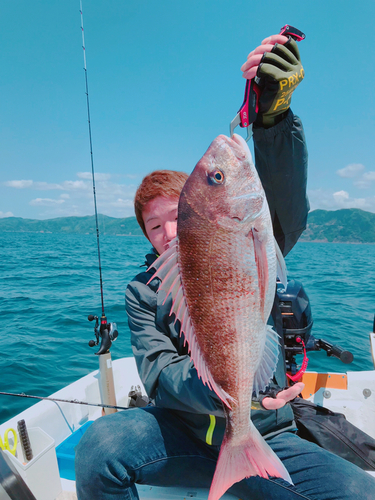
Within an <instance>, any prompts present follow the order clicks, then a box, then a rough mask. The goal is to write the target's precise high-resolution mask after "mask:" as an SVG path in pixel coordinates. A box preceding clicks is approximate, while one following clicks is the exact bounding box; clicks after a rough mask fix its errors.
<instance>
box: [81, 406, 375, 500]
mask: <svg viewBox="0 0 375 500" xmlns="http://www.w3.org/2000/svg"><path fill="white" fill-rule="evenodd" d="M267 442H268V444H269V445H270V446H271V448H272V449H273V450H274V451H275V453H276V454H277V455H278V456H279V458H280V459H281V460H282V462H283V463H284V465H285V467H286V468H287V470H288V472H289V474H290V476H291V478H292V480H293V483H294V486H291V485H290V484H289V483H286V482H285V481H284V480H282V479H264V478H261V477H258V476H256V477H251V478H249V479H244V480H243V481H241V482H239V483H236V484H235V485H233V486H232V487H231V488H230V489H229V490H228V492H229V493H232V494H233V495H236V496H237V497H238V498H241V499H242V500H258V499H259V500H260V499H262V500H276V499H282V500H297V499H298V500H301V499H308V500H349V499H350V500H357V499H358V498H360V499H361V500H370V499H371V500H374V499H375V479H374V478H373V477H371V476H370V475H369V474H367V473H366V472H364V471H363V470H362V469H360V468H358V467H356V466H355V465H353V464H351V463H350V462H347V461H346V460H344V459H342V458H340V457H337V456H336V455H333V454H331V453H329V452H328V451H326V450H323V449H322V448H320V447H319V446H317V445H315V444H313V443H310V442H308V441H305V440H303V439H301V438H299V437H298V436H296V435H295V434H293V433H291V432H283V433H281V434H278V435H277V436H274V437H273V438H270V439H268V440H267ZM218 453H219V447H216V446H209V445H207V444H206V443H204V442H202V441H200V440H198V439H196V438H195V436H193V435H192V434H191V433H190V431H188V430H187V428H186V427H185V425H184V424H183V423H182V422H181V421H180V420H179V419H178V418H176V417H175V416H174V414H173V412H171V411H168V410H166V409H163V408H155V407H147V408H134V409H130V410H126V411H123V412H118V413H115V414H113V415H109V416H106V417H102V418H100V419H98V420H96V421H95V422H94V424H93V425H91V426H90V427H89V428H88V430H87V431H86V433H85V434H84V435H83V437H82V439H81V441H80V443H79V445H78V446H77V449H76V460H75V461H76V485H77V495H78V500H94V499H95V500H96V499H97V500H112V499H116V500H118V499H119V498H121V499H128V500H134V499H138V494H137V490H136V483H138V484H148V485H153V486H188V487H190V488H194V487H195V488H209V487H210V484H211V481H212V477H213V474H214V471H215V466H216V461H217V458H218Z"/></svg>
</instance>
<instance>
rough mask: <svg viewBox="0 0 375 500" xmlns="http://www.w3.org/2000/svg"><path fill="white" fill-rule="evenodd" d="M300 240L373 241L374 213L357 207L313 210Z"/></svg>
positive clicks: (374, 241)
mask: <svg viewBox="0 0 375 500" xmlns="http://www.w3.org/2000/svg"><path fill="white" fill-rule="evenodd" d="M300 241H322V242H329V243H375V214H373V213H371V212H365V211H364V210H360V209H359V208H349V209H342V210H334V211H331V210H314V211H313V212H310V213H309V217H308V220H307V228H306V231H305V232H304V233H303V234H302V236H301V240H300Z"/></svg>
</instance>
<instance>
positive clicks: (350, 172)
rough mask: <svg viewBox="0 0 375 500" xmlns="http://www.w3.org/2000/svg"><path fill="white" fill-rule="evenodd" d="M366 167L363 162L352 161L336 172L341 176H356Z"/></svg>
mask: <svg viewBox="0 0 375 500" xmlns="http://www.w3.org/2000/svg"><path fill="white" fill-rule="evenodd" d="M364 169H365V166H364V165H362V164H361V163H351V164H350V165H347V166H346V167H344V168H341V169H340V170H337V171H336V174H337V175H339V176H340V177H345V178H350V177H356V176H357V175H359V174H360V173H361V172H363V170H364Z"/></svg>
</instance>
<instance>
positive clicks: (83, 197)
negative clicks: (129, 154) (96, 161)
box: [4, 172, 137, 218]
mask: <svg viewBox="0 0 375 500" xmlns="http://www.w3.org/2000/svg"><path fill="white" fill-rule="evenodd" d="M77 177H78V179H76V180H65V181H63V182H60V183H48V182H39V181H38V182H37V181H32V180H27V181H25V180H12V181H8V182H6V183H4V184H5V185H6V186H8V187H9V188H13V189H15V188H16V189H30V190H31V191H34V192H37V193H38V191H39V192H40V194H39V193H38V194H37V196H35V197H32V196H30V198H29V199H28V200H27V202H28V203H29V205H31V206H33V207H40V208H41V209H42V207H45V209H44V210H41V211H38V215H37V216H38V217H47V218H53V217H68V216H72V215H76V216H83V215H91V214H93V213H94V200H93V190H92V181H91V173H87V172H79V173H78V174H77ZM115 177H116V176H115ZM120 177H122V179H123V180H122V182H123V183H121V182H114V181H113V176H111V175H110V174H99V175H97V176H96V181H97V182H96V197H97V208H98V212H99V213H103V214H106V215H110V216H112V217H130V216H133V215H134V209H133V200H134V194H135V191H136V188H137V183H136V182H134V181H132V180H130V179H127V180H124V177H125V176H117V178H120ZM110 179H112V181H111V180H110ZM48 191H50V192H48ZM56 191H57V192H59V191H60V193H61V194H60V193H59V195H58V196H57V193H56ZM47 192H48V194H47ZM42 193H43V194H44V193H45V196H43V195H42ZM22 196H23V198H24V199H25V197H26V198H27V195H26V194H23V193H22ZM31 198H32V199H31ZM28 215H29V214H25V215H24V216H26V217H28Z"/></svg>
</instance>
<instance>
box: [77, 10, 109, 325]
mask: <svg viewBox="0 0 375 500" xmlns="http://www.w3.org/2000/svg"><path fill="white" fill-rule="evenodd" d="M79 12H80V14H81V31H82V49H83V70H84V73H85V85H86V104H87V121H88V125H89V140H90V158H91V173H92V190H93V194H94V207H95V223H96V241H97V244H98V259H99V278H100V296H101V301H102V316H105V314H104V297H103V279H102V264H101V259H100V244H99V224H98V210H97V206H96V190H95V173H94V155H93V151H92V135H91V119H90V101H89V84H88V78H87V65H86V47H85V34H84V29H83V13H82V0H80V10H79Z"/></svg>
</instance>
